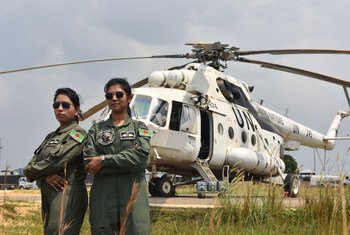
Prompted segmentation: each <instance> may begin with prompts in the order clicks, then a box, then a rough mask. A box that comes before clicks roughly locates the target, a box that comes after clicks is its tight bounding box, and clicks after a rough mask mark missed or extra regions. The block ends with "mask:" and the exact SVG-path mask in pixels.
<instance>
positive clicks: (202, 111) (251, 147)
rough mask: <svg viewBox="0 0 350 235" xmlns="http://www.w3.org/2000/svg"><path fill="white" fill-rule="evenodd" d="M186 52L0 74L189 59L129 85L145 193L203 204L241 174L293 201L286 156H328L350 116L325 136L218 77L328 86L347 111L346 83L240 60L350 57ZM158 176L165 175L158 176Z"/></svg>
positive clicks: (203, 46)
mask: <svg viewBox="0 0 350 235" xmlns="http://www.w3.org/2000/svg"><path fill="white" fill-rule="evenodd" d="M186 45H190V46H192V47H193V49H192V51H191V53H186V54H175V55H156V56H146V57H125V58H109V59H98V60H85V61H76V62H68V63H61V64H51V65H44V66H36V67H29V68H22V69H16V70H9V71H3V72H0V74H5V73H13V72H20V71H27V70H33V69H43V68H48V67H57V66H65V65H72V64H83V63H94V62H103V61H114V60H116V61H118V60H134V59H153V58H187V59H192V60H193V61H192V62H190V63H186V64H184V65H181V66H176V67H173V68H170V69H165V70H159V71H153V72H152V73H151V74H150V75H149V76H148V77H147V78H145V79H143V80H140V81H139V82H137V83H135V84H134V85H133V86H132V87H133V94H134V96H133V99H132V101H131V103H130V108H131V110H132V117H133V118H134V119H138V120H141V121H143V122H144V123H145V124H146V125H147V126H148V127H149V129H150V130H151V131H152V132H153V135H152V137H151V145H152V149H151V153H150V164H149V167H148V170H149V171H150V172H151V178H150V180H149V191H150V194H151V195H152V196H163V197H168V196H173V195H175V189H176V187H177V186H179V185H184V184H193V183H196V182H197V190H198V196H199V197H203V196H204V193H205V192H208V191H213V192H218V191H222V190H223V189H224V187H225V185H224V184H223V182H227V181H228V180H230V178H232V177H234V176H235V174H236V173H237V172H240V171H243V172H244V176H245V179H247V180H259V181H261V180H269V179H271V177H276V176H277V177H281V178H282V179H283V182H284V190H285V192H286V193H287V194H288V195H289V196H291V197H295V196H297V194H298V190H299V184H300V183H299V179H298V176H297V175H296V174H287V175H286V176H285V174H283V172H284V170H285V164H284V162H283V159H284V151H285V150H289V151H294V150H298V149H299V147H300V145H303V146H309V147H312V148H320V149H325V150H331V149H333V148H334V146H335V140H337V139H338V138H337V132H338V129H339V125H340V122H341V120H342V119H343V118H345V117H348V116H349V115H350V112H349V111H339V112H337V113H336V114H335V117H334V119H333V121H332V123H331V124H330V127H329V130H328V132H327V133H326V134H325V135H324V134H321V133H319V132H317V131H315V130H312V129H311V128H309V127H306V126H304V125H302V124H300V123H298V122H296V121H293V120H291V119H290V118H287V117H285V116H283V115H281V114H278V113H277V112H274V111H272V110H270V109H268V108H266V107H264V106H263V105H261V104H259V103H257V102H255V101H254V100H253V98H252V96H251V92H252V91H253V87H252V86H249V85H248V84H246V83H245V82H243V81H241V80H238V79H236V78H234V77H233V76H231V75H229V74H227V73H225V72H224V70H225V69H226V68H227V62H228V61H236V62H243V63H252V64H257V65H260V66H261V67H264V68H269V69H273V70H279V71H284V72H289V73H294V74H298V75H303V76H307V77H311V78H315V79H319V80H322V81H326V82H330V83H334V84H337V85H340V86H342V87H343V89H344V92H345V96H346V98H347V101H348V103H349V107H350V98H349V94H348V91H347V88H348V87H350V82H349V81H346V80H341V79H338V78H334V77H330V76H327V75H323V74H319V73H315V72H311V71H307V70H302V69H299V68H294V67H289V66H284V65H280V64H274V63H268V62H264V61H258V60H251V59H247V58H244V57H243V56H249V55H257V54H271V55H287V54H350V51H348V50H324V49H281V50H256V51H241V50H240V49H239V48H237V47H233V46H232V47H229V45H228V44H222V43H220V42H215V43H203V42H195V43H188V44H186ZM105 107H106V101H102V102H101V103H99V104H97V105H96V106H94V107H92V108H91V109H89V110H88V111H87V112H85V113H84V114H83V118H82V119H83V120H85V119H87V118H89V117H90V116H92V115H93V114H95V113H96V112H98V111H100V110H102V109H104V108H105ZM106 113H108V112H104V114H105V116H106ZM339 139H344V138H339ZM157 172H164V173H167V174H164V175H163V176H162V177H159V176H158V174H157ZM168 174H171V175H180V176H183V180H182V181H180V182H177V181H174V180H173V178H172V177H170V176H169V175H168Z"/></svg>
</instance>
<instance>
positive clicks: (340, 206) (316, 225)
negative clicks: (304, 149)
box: [0, 182, 350, 235]
mask: <svg viewBox="0 0 350 235" xmlns="http://www.w3.org/2000/svg"><path fill="white" fill-rule="evenodd" d="M193 192H194V187H190V186H184V187H181V188H179V190H178V193H179V194H188V193H193ZM282 194H283V190H282V189H281V187H279V186H273V185H266V184H253V183H242V182H236V183H233V184H231V188H230V190H229V191H228V192H227V193H226V194H222V195H221V197H220V201H221V207H219V208H214V209H151V219H152V234H191V235H194V234H346V233H347V231H350V227H349V223H348V222H347V220H348V218H349V216H350V189H349V188H342V187H339V188H309V187H305V186H303V187H302V188H301V190H300V195H301V198H302V199H303V200H304V206H303V207H299V208H287V207H285V206H284V205H283V204H282V199H283V196H282ZM229 196H239V197H240V198H242V200H237V201H236V202H235V201H233V202H232V200H228V197H229ZM255 196H265V197H263V198H262V199H261V200H260V201H256V200H254V197H255ZM198 200H200V199H198ZM21 211H27V213H22V212H21ZM0 216H1V219H0V231H6V234H23V233H24V234H42V222H41V212H40V204H38V203H35V202H10V201H1V202H0ZM81 234H90V227H89V222H88V212H87V214H86V216H85V221H84V224H83V228H82V232H81Z"/></svg>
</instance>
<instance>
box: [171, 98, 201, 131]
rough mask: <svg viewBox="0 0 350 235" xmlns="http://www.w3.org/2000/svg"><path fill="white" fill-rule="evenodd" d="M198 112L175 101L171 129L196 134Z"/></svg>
mask: <svg viewBox="0 0 350 235" xmlns="http://www.w3.org/2000/svg"><path fill="white" fill-rule="evenodd" d="M195 124H196V110H195V108H194V107H192V106H188V105H183V104H182V103H180V102H176V101H173V103H172V109H171V115H170V124H169V129H170V130H174V131H183V132H189V133H196V132H197V128H196V125H195Z"/></svg>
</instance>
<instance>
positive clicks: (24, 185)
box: [18, 176, 38, 189]
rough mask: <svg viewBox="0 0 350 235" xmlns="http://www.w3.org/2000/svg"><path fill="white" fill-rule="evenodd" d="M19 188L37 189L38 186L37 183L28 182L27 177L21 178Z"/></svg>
mask: <svg viewBox="0 0 350 235" xmlns="http://www.w3.org/2000/svg"><path fill="white" fill-rule="evenodd" d="M18 188H19V189H36V188H38V186H37V185H36V182H35V181H33V182H30V181H28V179H27V177H24V176H23V177H20V178H19V179H18Z"/></svg>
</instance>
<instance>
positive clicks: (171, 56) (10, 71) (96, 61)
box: [0, 54, 188, 74]
mask: <svg viewBox="0 0 350 235" xmlns="http://www.w3.org/2000/svg"><path fill="white" fill-rule="evenodd" d="M187 56H188V55H185V54H175V55H154V56H135V57H119V58H105V59H93V60H80V61H72V62H66V63H57V64H47V65H40V66H33V67H26V68H19V69H12V70H6V71H0V74H8V73H17V72H23V71H29V70H37V69H46V68H52V67H60V66H67V65H76V64H88V63H98V62H107V61H122V60H142V59H157V58H175V59H178V58H187Z"/></svg>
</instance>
